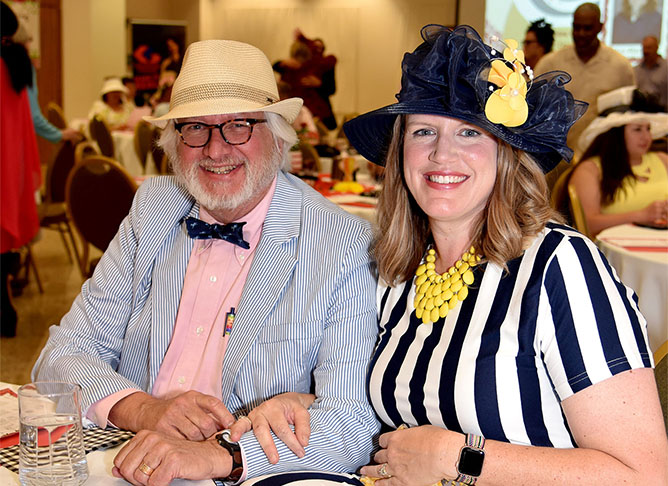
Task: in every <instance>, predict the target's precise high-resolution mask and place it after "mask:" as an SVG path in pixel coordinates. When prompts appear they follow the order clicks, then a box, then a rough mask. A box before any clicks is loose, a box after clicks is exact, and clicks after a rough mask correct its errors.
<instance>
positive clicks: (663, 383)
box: [654, 341, 668, 432]
mask: <svg viewBox="0 0 668 486" xmlns="http://www.w3.org/2000/svg"><path fill="white" fill-rule="evenodd" d="M654 376H655V377H656V386H657V388H658V389H659V401H660V402H661V410H663V422H664V425H665V427H666V432H668V341H664V343H663V344H662V345H661V346H659V349H657V350H656V351H655V352H654Z"/></svg>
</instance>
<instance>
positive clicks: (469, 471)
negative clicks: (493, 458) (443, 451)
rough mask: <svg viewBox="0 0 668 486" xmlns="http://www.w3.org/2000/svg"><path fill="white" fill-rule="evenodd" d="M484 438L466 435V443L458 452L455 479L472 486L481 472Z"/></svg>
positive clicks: (483, 459)
mask: <svg viewBox="0 0 668 486" xmlns="http://www.w3.org/2000/svg"><path fill="white" fill-rule="evenodd" d="M484 449H485V438H484V437H482V436H480V435H475V434H466V443H465V444H464V447H462V449H461V450H460V451H459V461H457V474H458V476H457V479H456V480H455V481H459V482H461V483H464V484H469V485H473V484H475V482H476V481H477V479H478V476H480V473H481V472H482V465H483V463H484V462H485V450H484Z"/></svg>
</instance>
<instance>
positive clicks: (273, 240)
mask: <svg viewBox="0 0 668 486" xmlns="http://www.w3.org/2000/svg"><path fill="white" fill-rule="evenodd" d="M302 198H303V194H302V193H301V191H300V190H298V189H297V188H296V187H294V186H293V185H292V184H291V183H290V182H289V181H288V179H287V177H286V176H285V174H283V173H282V172H279V173H278V179H277V183H276V190H275V192H274V196H273V198H272V201H271V205H270V206H269V211H268V212H267V218H266V219H265V222H264V225H263V226H262V237H261V239H260V243H259V244H258V247H257V250H256V253H255V257H254V258H253V263H252V266H251V269H250V271H249V273H248V278H247V279H246V283H245V285H244V289H243V292H242V294H241V301H240V302H239V309H238V311H237V316H236V319H235V322H234V331H233V332H232V334H231V335H230V340H229V342H228V345H227V350H226V351H225V358H224V361H223V376H222V392H223V393H222V399H223V402H224V403H226V402H227V399H228V397H229V395H230V394H231V393H232V390H233V388H234V383H235V381H236V376H237V374H238V372H239V369H240V368H241V365H242V363H243V361H244V359H245V357H246V356H247V354H248V352H249V350H250V349H251V347H252V346H253V343H254V342H255V338H256V337H257V335H258V333H259V332H260V330H261V329H262V327H263V326H264V325H265V324H266V322H267V320H268V319H269V317H270V314H271V311H272V309H273V308H274V307H275V305H276V303H277V301H278V296H279V295H281V294H282V290H283V288H284V287H285V286H286V285H287V284H288V282H289V281H290V278H291V276H292V274H293V272H294V268H295V266H296V264H297V256H296V255H297V251H296V249H297V243H298V236H299V232H300V229H301V208H302ZM259 296H262V297H261V298H259Z"/></svg>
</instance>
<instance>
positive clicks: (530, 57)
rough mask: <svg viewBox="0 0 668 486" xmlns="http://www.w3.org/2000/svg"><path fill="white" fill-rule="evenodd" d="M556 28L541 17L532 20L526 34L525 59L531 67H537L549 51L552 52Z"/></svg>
mask: <svg viewBox="0 0 668 486" xmlns="http://www.w3.org/2000/svg"><path fill="white" fill-rule="evenodd" d="M553 44H554V30H552V26H551V25H550V24H548V23H547V22H545V19H539V20H536V21H535V22H532V23H531V25H530V26H529V28H528V29H527V33H526V34H525V36H524V60H525V61H526V63H527V65H528V66H529V67H530V68H531V69H535V68H536V64H538V61H539V60H540V59H541V58H542V57H543V56H544V55H545V54H547V53H549V52H552V45H553Z"/></svg>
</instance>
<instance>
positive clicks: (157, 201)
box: [33, 172, 379, 477]
mask: <svg viewBox="0 0 668 486" xmlns="http://www.w3.org/2000/svg"><path fill="white" fill-rule="evenodd" d="M198 213H199V206H198V204H196V203H195V201H194V200H193V198H192V197H191V196H190V195H189V193H188V192H187V191H186V190H185V188H183V187H182V186H181V185H179V184H178V183H177V182H176V180H175V179H174V178H173V177H156V178H151V179H149V180H147V181H146V182H145V183H144V184H142V186H141V187H140V189H139V190H138V192H137V195H136V197H135V200H134V202H133V205H132V208H131V209H130V212H129V214H128V216H127V217H126V218H125V220H124V221H123V222H122V224H121V226H120V228H119V231H118V233H117V235H116V237H115V238H114V240H113V241H112V242H111V244H110V245H109V248H108V249H107V251H106V252H105V254H104V255H103V257H102V259H101V260H100V263H99V264H98V266H97V268H96V269H95V273H94V274H93V277H92V278H91V279H89V280H88V281H86V282H85V283H84V285H83V287H82V289H81V293H80V294H79V295H78V296H77V298H76V300H75V301H74V304H73V305H72V308H71V310H70V311H69V313H68V314H66V315H65V316H64V317H63V319H62V321H61V323H60V325H59V326H52V327H51V329H50V337H49V340H48V342H47V343H46V345H45V347H44V349H43V350H42V353H41V355H40V357H39V359H38V360H37V363H36V364H35V368H34V369H33V379H35V380H65V381H71V382H75V383H79V384H81V386H82V391H83V393H82V395H83V397H82V401H83V409H84V411H85V410H87V408H88V407H89V406H90V405H91V404H92V403H94V402H96V401H97V400H99V399H101V398H103V397H105V396H107V395H109V394H111V393H114V392H116V391H119V390H123V389H126V388H139V389H142V390H144V391H147V392H149V391H150V390H151V387H152V386H153V383H154V380H155V379H156V377H157V374H158V370H159V368H160V365H161V363H162V360H163V358H164V356H165V353H166V351H167V348H168V346H169V343H170V340H171V337H172V331H173V326H174V322H175V319H176V314H177V310H178V306H179V301H180V295H181V291H182V286H183V279H184V277H185V272H186V267H187V264H188V259H189V257H190V253H191V250H192V246H193V240H192V239H190V238H189V237H188V235H187V233H186V231H185V228H184V224H183V220H184V219H185V218H186V217H188V216H197V215H198ZM371 237H372V231H371V229H370V227H369V225H368V223H366V222H364V221H363V220H361V219H359V218H356V217H354V216H352V215H350V214H348V213H346V212H345V211H343V210H341V209H340V208H338V207H337V206H336V205H334V204H332V203H330V202H329V201H327V200H326V199H324V198H323V197H322V196H320V195H319V194H318V193H316V192H315V191H313V189H311V188H310V187H308V186H307V185H306V184H304V183H303V182H302V181H300V180H299V179H297V178H295V177H293V176H291V175H286V174H284V173H282V172H281V173H279V174H278V180H277V184H276V190H275V193H274V197H273V199H272V202H271V205H270V208H269V211H268V213H267V218H266V220H265V223H264V226H263V230H262V237H261V240H260V243H259V245H258V248H257V250H256V255H255V258H254V260H253V263H252V266H251V269H250V272H249V275H248V279H247V281H246V284H245V287H244V290H243V293H242V296H241V301H240V303H239V307H238V309H237V316H236V319H235V323H234V330H233V332H232V334H231V336H230V340H229V343H228V347H227V351H226V354H225V360H224V363H223V372H222V397H221V399H222V401H223V403H225V405H226V406H227V407H228V409H229V410H230V411H231V412H233V413H235V412H241V411H245V410H249V409H251V408H253V407H254V406H256V405H257V404H259V403H261V402H262V401H263V400H265V399H267V398H270V397H272V396H274V395H276V394H279V393H283V392H286V391H297V392H309V391H310V390H315V393H316V395H317V397H318V399H317V400H316V402H315V404H314V406H313V408H312V410H311V417H312V418H311V430H312V433H311V439H310V442H309V446H308V448H307V449H306V451H307V453H306V457H305V458H303V459H298V458H297V457H296V456H295V455H294V454H292V453H291V452H290V451H289V450H288V449H287V448H286V447H285V446H284V445H283V444H282V443H281V442H280V441H278V440H277V441H276V445H277V447H278V452H279V454H280V458H281V460H280V462H279V464H278V465H271V464H269V463H268V462H267V461H266V458H265V456H264V453H263V452H262V450H261V449H260V447H259V445H258V444H257V442H256V441H255V439H254V437H253V435H252V433H251V434H246V436H244V437H243V438H242V440H241V444H242V447H243V450H244V453H245V456H246V459H247V472H248V476H249V477H254V476H256V475H259V474H265V473H270V472H279V471H285V470H297V469H302V470H303V469H325V470H334V471H354V470H356V469H357V468H358V467H359V466H361V465H362V464H366V463H367V462H368V461H369V459H370V452H371V449H372V437H373V436H374V435H375V434H376V433H377V431H378V428H379V424H378V421H377V420H376V418H375V415H374V412H373V410H372V409H371V407H370V405H369V403H368V397H367V393H366V387H365V380H366V372H367V366H368V362H369V358H370V356H371V353H372V350H373V346H374V344H375V341H376V337H377V321H376V312H375V285H376V282H375V278H374V275H373V269H372V265H371V260H370V255H369V244H370V241H371Z"/></svg>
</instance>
